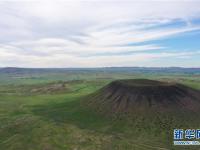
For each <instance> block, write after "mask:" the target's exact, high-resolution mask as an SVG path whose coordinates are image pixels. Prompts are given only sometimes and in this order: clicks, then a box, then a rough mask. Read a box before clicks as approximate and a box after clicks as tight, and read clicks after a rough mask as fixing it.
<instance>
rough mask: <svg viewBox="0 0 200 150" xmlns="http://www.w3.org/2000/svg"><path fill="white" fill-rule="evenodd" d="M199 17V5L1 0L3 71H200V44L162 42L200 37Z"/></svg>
mask: <svg viewBox="0 0 200 150" xmlns="http://www.w3.org/2000/svg"><path fill="white" fill-rule="evenodd" d="M199 14H200V3H199V2H198V1H164V0H163V1H132V2H131V1H59V0H58V1H44V0H43V1H28V2H25V1H14V2H0V18H1V19H0V33H1V34H0V67H5V66H18V67H105V66H184V67H200V62H199V61H198V60H199V59H200V58H199V56H200V49H198V45H197V46H196V47H192V48H191V47H187V48H180V49H176V48H175V47H173V46H171V45H170V44H165V43H163V42H162V41H165V40H168V39H171V40H173V41H174V42H176V39H177V38H178V37H181V36H187V35H188V34H189V35H190V36H192V35H199V31H200V23H199V22H200V21H199V20H200V18H199ZM199 37H200V36H199ZM183 41H184V40H183ZM178 46H179V45H178Z"/></svg>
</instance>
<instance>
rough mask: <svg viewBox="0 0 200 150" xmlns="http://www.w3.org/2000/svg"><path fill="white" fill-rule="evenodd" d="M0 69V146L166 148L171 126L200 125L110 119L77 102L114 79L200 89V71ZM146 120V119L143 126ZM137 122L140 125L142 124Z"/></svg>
mask: <svg viewBox="0 0 200 150" xmlns="http://www.w3.org/2000/svg"><path fill="white" fill-rule="evenodd" d="M12 71H13V70H11V72H3V73H0V150H68V149H69V150H110V149H113V150H134V149H135V150H147V149H148V150H157V149H159V150H167V149H170V150H172V149H174V150H175V149H200V147H197V146H191V147H178V146H173V145H172V142H173V129H174V128H195V129H196V128H199V126H198V125H199V122H198V119H197V118H191V119H192V120H186V119H185V118H181V119H180V120H173V119H171V118H170V119H168V116H165V120H164V122H163V120H162V118H160V117H159V116H157V118H156V119H155V120H154V121H155V122H153V123H152V125H151V126H147V124H149V122H151V120H148V119H147V120H144V118H143V117H141V116H137V117H136V118H135V119H134V120H133V121H131V120H127V119H123V117H122V118H120V117H119V118H110V117H108V116H104V115H102V114H99V113H97V112H96V111H94V110H91V109H89V108H87V107H85V106H83V105H82V100H83V99H85V98H86V97H87V96H88V95H89V94H91V93H93V92H95V91H97V90H99V89H100V88H102V87H103V86H105V85H107V84H108V83H110V82H112V81H113V80H116V79H136V78H146V79H156V80H161V81H170V82H171V81H173V82H174V81H176V82H179V83H182V84H184V85H187V86H189V87H192V88H194V89H200V75H199V74H193V73H192V74H185V73H146V72H145V73H141V72H137V73H133V72H123V73H120V72H103V71H100V72H96V71H92V72H84V71H76V72H73V71H72V72H58V71H56V72H53V71H52V72H51V73H46V72H42V73H41V72H35V73H30V72H26V73H22V72H21V73H18V72H17V73H12ZM145 121H146V122H147V123H146V124H145ZM141 122H142V123H141Z"/></svg>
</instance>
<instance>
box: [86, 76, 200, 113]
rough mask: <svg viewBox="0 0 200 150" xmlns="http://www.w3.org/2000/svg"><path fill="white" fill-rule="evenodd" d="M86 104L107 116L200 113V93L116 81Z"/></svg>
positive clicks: (174, 85)
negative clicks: (140, 113) (117, 114)
mask: <svg viewBox="0 0 200 150" xmlns="http://www.w3.org/2000/svg"><path fill="white" fill-rule="evenodd" d="M86 104H87V105H89V106H90V107H92V108H93V109H95V110H97V111H99V112H103V113H121V112H123V113H127V114H129V113H135V112H147V113H148V112H172V111H177V112H179V111H184V112H186V111H190V112H198V111H200V91H197V90H194V89H192V88H189V87H187V86H184V85H182V84H177V83H168V82H160V81H154V80H147V79H128V80H117V81H113V82H111V83H110V84H108V85H107V86H105V87H103V88H102V89H100V90H99V91H97V92H95V93H93V94H91V95H89V96H88V97H87V100H86Z"/></svg>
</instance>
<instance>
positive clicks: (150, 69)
mask: <svg viewBox="0 0 200 150" xmlns="http://www.w3.org/2000/svg"><path fill="white" fill-rule="evenodd" d="M43 72H44V73H46V72H124V73H126V72H127V73H184V74H200V68H181V67H104V68H17V67H5V68H0V73H9V74H24V73H43Z"/></svg>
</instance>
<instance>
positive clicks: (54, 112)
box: [32, 99, 111, 130]
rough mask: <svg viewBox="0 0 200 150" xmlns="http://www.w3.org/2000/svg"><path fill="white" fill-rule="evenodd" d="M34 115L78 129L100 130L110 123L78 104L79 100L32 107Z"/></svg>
mask: <svg viewBox="0 0 200 150" xmlns="http://www.w3.org/2000/svg"><path fill="white" fill-rule="evenodd" d="M32 112H33V113H34V114H35V115H38V116H41V117H42V118H43V119H44V120H46V119H47V120H50V121H53V122H55V123H58V124H59V123H70V124H74V125H76V126H78V127H79V128H83V129H84V128H85V129H93V130H101V129H103V128H105V127H106V126H108V125H109V124H110V123H111V121H110V120H109V119H108V118H105V117H103V116H101V115H99V114H97V113H95V112H93V111H91V110H90V109H87V108H84V107H83V106H81V104H80V99H78V100H73V101H70V102H63V103H51V104H47V105H37V106H33V107H32Z"/></svg>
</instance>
